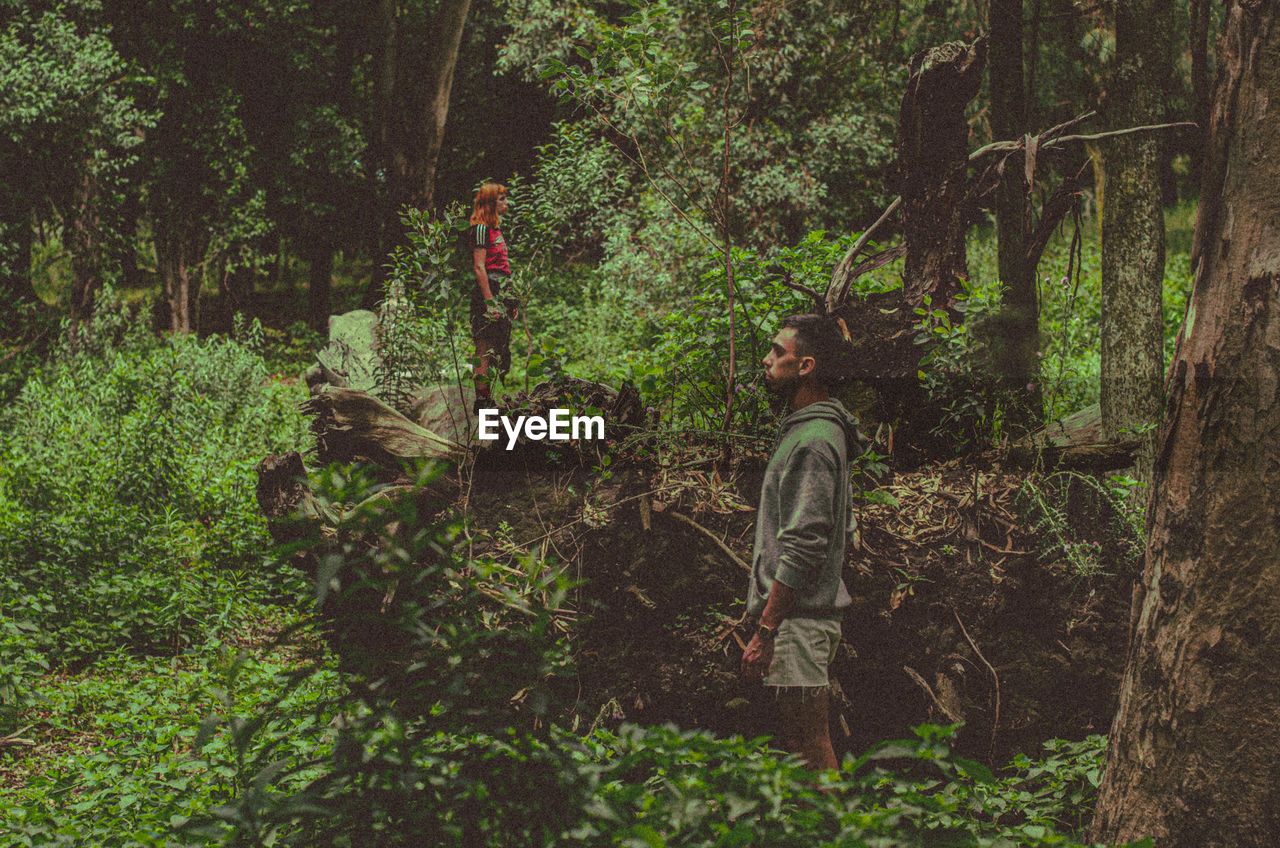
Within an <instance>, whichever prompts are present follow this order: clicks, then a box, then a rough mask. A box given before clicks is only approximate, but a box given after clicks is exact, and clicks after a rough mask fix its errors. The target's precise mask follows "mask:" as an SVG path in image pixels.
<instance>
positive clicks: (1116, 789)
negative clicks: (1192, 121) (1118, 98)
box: [1092, 0, 1280, 848]
mask: <svg viewBox="0 0 1280 848" xmlns="http://www.w3.org/2000/svg"><path fill="white" fill-rule="evenodd" d="M1278 7H1280V3H1277V2H1275V0H1269V2H1259V0H1234V2H1232V3H1231V4H1230V6H1229V8H1228V11H1227V19H1226V24H1225V27H1224V33H1223V36H1222V38H1221V39H1220V41H1219V45H1218V55H1219V57H1220V62H1221V64H1220V68H1221V70H1220V72H1219V75H1218V82H1217V85H1216V89H1215V95H1214V101H1213V104H1214V105H1213V112H1212V116H1211V120H1210V126H1209V135H1208V142H1209V143H1208V146H1207V149H1206V153H1207V156H1206V168H1205V171H1204V175H1203V181H1202V185H1201V194H1200V196H1201V205H1200V210H1199V214H1198V218H1197V221H1196V235H1195V244H1194V247H1193V253H1192V266H1193V267H1195V268H1196V269H1197V270H1196V283H1195V290H1194V292H1193V294H1192V299H1191V303H1190V306H1189V309H1188V314H1187V318H1186V323H1185V326H1184V329H1183V337H1182V339H1181V341H1180V343H1179V345H1178V350H1177V353H1176V354H1175V357H1174V362H1173V366H1172V368H1171V369H1170V375H1169V382H1168V385H1169V391H1170V398H1169V411H1168V414H1167V416H1166V417H1165V420H1164V424H1163V426H1162V428H1161V436H1160V448H1159V453H1158V455H1157V458H1156V464H1155V473H1154V482H1153V487H1152V491H1153V492H1154V493H1155V495H1154V498H1153V502H1152V509H1151V518H1150V523H1151V533H1150V541H1149V543H1148V547H1147V557H1146V567H1145V570H1144V575H1143V584H1142V596H1141V599H1140V603H1139V607H1138V610H1139V612H1138V617H1137V622H1136V625H1135V630H1134V635H1133V640H1132V645H1131V647H1130V655H1129V661H1128V668H1127V671H1126V673H1125V678H1124V682H1123V684H1122V687H1121V693H1120V707H1119V711H1118V713H1117V715H1116V719H1115V722H1114V724H1113V726H1112V730H1111V745H1110V755H1109V762H1108V764H1107V770H1106V775H1105V778H1104V780H1103V783H1102V786H1101V789H1100V794H1099V798H1098V807H1097V813H1096V817H1095V819H1094V823H1093V833H1092V837H1093V838H1095V839H1097V840H1100V841H1104V842H1106V843H1108V844H1113V843H1116V842H1124V841H1127V840H1132V839H1136V838H1139V837H1142V836H1145V835H1152V836H1154V837H1155V838H1156V840H1157V844H1158V845H1159V846H1160V848H1184V846H1185V848H1192V846H1195V848H1204V846H1232V848H1249V846H1270V845H1273V844H1274V843H1275V838H1276V834H1277V833H1280V781H1277V780H1276V763H1277V762H1280V734H1278V733H1277V730H1278V729H1280V632H1277V631H1278V629H1280V624H1278V622H1280V553H1278V552H1280V524H1277V522H1276V515H1277V514H1280V459H1278V458H1277V455H1276V445H1277V444H1280V390H1278V389H1277V386H1280V309H1276V308H1273V307H1275V306H1280V304H1275V303H1273V301H1276V300H1277V299H1278V298H1280V249H1278V248H1277V242H1278V240H1277V233H1276V221H1277V220H1280V194H1278V193H1277V192H1276V190H1275V186H1276V185H1277V183H1278V182H1280V135H1277V134H1276V133H1275V131H1274V126H1273V124H1272V121H1273V120H1274V116H1273V115H1272V114H1271V110H1272V109H1274V108H1277V104H1280V65H1278V64H1277V63H1276V62H1275V61H1274V60H1273V57H1274V56H1275V55H1276V54H1277V52H1280V26H1277V25H1276V16H1277V11H1278Z"/></svg>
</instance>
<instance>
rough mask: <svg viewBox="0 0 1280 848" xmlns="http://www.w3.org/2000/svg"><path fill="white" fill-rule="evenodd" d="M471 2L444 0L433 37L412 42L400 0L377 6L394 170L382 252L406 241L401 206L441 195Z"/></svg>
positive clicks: (374, 286) (383, 137) (379, 67)
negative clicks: (438, 188)
mask: <svg viewBox="0 0 1280 848" xmlns="http://www.w3.org/2000/svg"><path fill="white" fill-rule="evenodd" d="M470 8H471V0H444V2H442V3H441V4H440V8H439V9H438V10H437V12H436V14H435V19H434V22H433V23H434V26H433V27H431V36H430V38H429V39H428V43H426V44H406V43H405V35H404V32H403V31H402V27H401V25H400V22H399V19H398V17H397V14H396V3H395V2H394V0H380V2H379V4H378V6H377V10H376V12H375V16H376V21H377V23H376V30H377V39H378V47H377V49H376V51H375V57H374V67H375V71H374V80H375V83H374V121H375V136H376V138H377V139H378V142H377V145H378V151H377V158H378V160H379V162H380V164H381V167H382V170H383V171H384V172H385V174H386V177H387V187H386V189H385V194H384V198H385V201H384V204H383V207H382V212H381V215H380V216H379V217H380V219H381V221H380V224H381V227H380V229H381V238H380V244H379V246H378V248H377V251H378V252H379V253H385V252H387V251H388V250H389V247H390V245H392V244H395V243H396V242H398V241H399V240H400V238H401V233H400V231H399V228H400V218H399V215H400V209H401V208H402V207H404V206H406V205H408V206H412V207H414V208H417V209H430V208H431V206H432V204H433V202H434V199H435V184H436V165H437V162H438V160H439V158H440V149H441V147H442V145H443V143H444V129H445V123H446V121H447V119H448V117H449V95H450V93H451V92H452V90H453V71H454V68H455V67H456V66H457V63H458V50H459V48H460V46H461V44H462V31H463V28H464V26H465V25H466V20H467V13H468V11H469V10H470ZM380 265H381V263H380V262H378V263H375V267H378V266H380ZM382 281H383V280H382V275H381V274H377V273H375V274H374V275H373V279H372V281H371V282H370V285H369V288H368V289H367V290H366V291H365V296H364V298H363V302H362V305H363V306H365V307H366V308H372V307H373V306H374V305H375V304H376V303H377V301H378V297H379V295H380V294H381V285H382Z"/></svg>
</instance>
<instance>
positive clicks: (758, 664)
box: [742, 633, 773, 680]
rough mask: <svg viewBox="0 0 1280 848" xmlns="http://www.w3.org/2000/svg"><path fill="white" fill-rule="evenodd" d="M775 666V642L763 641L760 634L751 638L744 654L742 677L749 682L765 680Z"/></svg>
mask: <svg viewBox="0 0 1280 848" xmlns="http://www.w3.org/2000/svg"><path fill="white" fill-rule="evenodd" d="M771 665H773V640H772V639H761V638H760V634H758V633H757V634H756V635H755V636H752V637H751V641H750V642H748V643H747V650H746V651H744V652H743V654H742V676H743V677H745V678H746V679H747V680H764V676H765V675H766V674H768V673H769V666H771Z"/></svg>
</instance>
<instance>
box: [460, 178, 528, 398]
mask: <svg viewBox="0 0 1280 848" xmlns="http://www.w3.org/2000/svg"><path fill="white" fill-rule="evenodd" d="M507 209H508V204H507V189H506V187H505V186H501V185H498V184H497V183H485V184H484V185H482V186H480V190H479V191H478V192H476V202H475V210H474V211H473V212H472V213H471V238H470V241H471V265H472V268H473V269H474V271H475V274H476V285H475V288H473V289H472V290H471V338H472V339H473V340H474V341H475V345H476V360H477V363H476V366H475V372H474V376H475V384H476V408H477V409H480V408H481V407H484V406H489V405H490V404H491V403H492V396H491V394H490V391H489V384H490V381H491V378H490V376H489V369H490V367H494V368H495V370H496V372H497V376H498V377H499V378H500V377H502V375H504V374H506V373H507V371H508V369H510V368H511V321H512V319H513V318H515V316H516V309H517V307H518V302H517V301H516V299H515V298H513V297H505V298H504V297H501V294H502V288H503V285H504V284H505V283H506V279H507V277H508V276H510V275H511V264H510V262H509V261H508V259H507V243H506V240H505V239H503V237H502V230H501V229H499V228H500V227H501V226H502V215H503V213H505V212H506V211H507Z"/></svg>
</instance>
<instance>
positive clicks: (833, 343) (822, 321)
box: [782, 312, 846, 388]
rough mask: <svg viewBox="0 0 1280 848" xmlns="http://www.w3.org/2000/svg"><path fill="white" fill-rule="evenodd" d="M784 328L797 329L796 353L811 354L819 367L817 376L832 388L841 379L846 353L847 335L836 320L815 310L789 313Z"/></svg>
mask: <svg viewBox="0 0 1280 848" xmlns="http://www.w3.org/2000/svg"><path fill="white" fill-rule="evenodd" d="M782 328H783V329H788V328H790V329H792V330H795V331H796V356H812V357H813V359H814V361H815V362H816V363H817V366H816V367H815V368H814V377H815V378H816V379H817V381H818V382H819V383H821V384H822V385H824V386H826V387H828V388H831V387H832V386H834V385H836V383H838V382H839V380H840V377H841V371H842V370H843V369H842V368H841V365H842V363H843V361H844V356H845V347H846V346H845V341H844V336H842V335H841V334H840V328H839V327H838V326H837V325H836V322H835V319H833V318H831V317H830V316H827V315H819V314H818V313H816V312H808V313H805V314H803V315H788V316H787V317H785V318H783V319H782Z"/></svg>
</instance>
